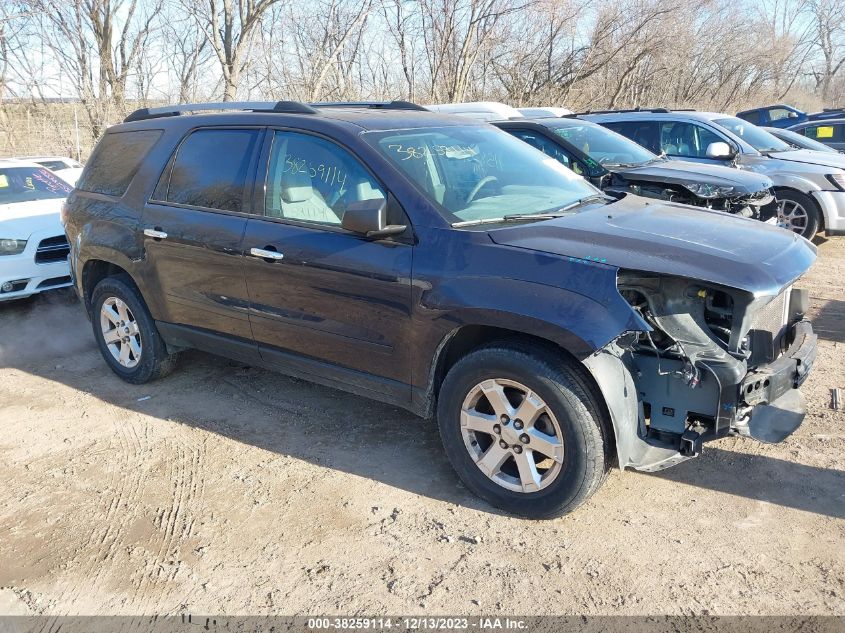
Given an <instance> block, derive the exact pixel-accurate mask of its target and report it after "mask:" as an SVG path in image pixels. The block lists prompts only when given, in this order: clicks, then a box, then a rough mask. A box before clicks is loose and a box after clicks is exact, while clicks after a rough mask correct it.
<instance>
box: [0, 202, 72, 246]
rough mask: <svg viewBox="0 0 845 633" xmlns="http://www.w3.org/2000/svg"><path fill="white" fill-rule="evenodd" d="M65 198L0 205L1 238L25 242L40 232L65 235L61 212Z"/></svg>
mask: <svg viewBox="0 0 845 633" xmlns="http://www.w3.org/2000/svg"><path fill="white" fill-rule="evenodd" d="M63 202H64V198H50V199H46V200H31V201H29V202H15V203H12V204H0V238H2V239H14V240H25V239H28V238H29V236H30V235H32V234H33V233H36V232H40V231H52V232H53V233H54V234H55V235H64V232H65V230H64V227H62V221H61V217H60V212H61V209H62V203H63Z"/></svg>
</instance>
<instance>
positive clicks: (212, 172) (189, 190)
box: [154, 129, 259, 211]
mask: <svg viewBox="0 0 845 633" xmlns="http://www.w3.org/2000/svg"><path fill="white" fill-rule="evenodd" d="M258 135H259V130H252V129H250V130H232V129H221V130H210V129H209V130H197V131H196V132H192V133H191V135H190V136H189V137H188V138H187V139H186V140H185V141H183V142H182V144H181V145H180V146H179V149H177V150H176V155H175V157H174V158H173V159H171V161H170V163H169V164H168V167H167V169H165V171H164V174H162V179H161V181H160V182H159V184H158V186H157V187H156V190H155V196H154V197H155V198H156V199H157V200H161V201H162V202H171V203H174V204H184V205H188V206H192V207H203V208H206V209H219V210H221V211H242V210H243V199H244V185H245V183H246V175H247V170H248V168H249V164H250V162H251V160H252V156H253V154H254V153H255V148H256V145H257V143H258Z"/></svg>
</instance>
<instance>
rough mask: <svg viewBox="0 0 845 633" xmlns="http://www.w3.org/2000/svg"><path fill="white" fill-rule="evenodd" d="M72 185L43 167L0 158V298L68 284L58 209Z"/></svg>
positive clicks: (63, 236) (66, 249)
mask: <svg viewBox="0 0 845 633" xmlns="http://www.w3.org/2000/svg"><path fill="white" fill-rule="evenodd" d="M72 189H73V188H72V187H71V186H70V185H69V184H68V183H66V182H65V181H64V180H62V179H61V178H59V177H58V176H57V175H56V174H55V173H53V172H52V171H50V170H49V169H46V168H45V167H42V166H40V165H37V164H35V163H32V162H28V161H21V160H14V159H0V302H2V301H6V300H9V299H18V298H22V297H28V296H30V295H33V294H36V293H39V292H41V291H43V290H51V289H53V288H61V287H64V286H70V285H71V278H70V269H69V268H68V263H67V256H68V252H69V246H68V242H67V238H66V237H65V230H64V227H63V226H62V223H61V219H60V213H61V208H62V204H63V203H64V200H65V198H66V197H67V195H68V194H69V193H70V192H71V191H72Z"/></svg>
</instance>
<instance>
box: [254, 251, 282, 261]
mask: <svg viewBox="0 0 845 633" xmlns="http://www.w3.org/2000/svg"><path fill="white" fill-rule="evenodd" d="M249 254H250V255H252V256H253V257H258V258H260V259H271V260H273V261H278V260H280V259H283V258H284V255H282V254H281V253H280V252H278V251H270V250H267V249H264V248H251V249H249Z"/></svg>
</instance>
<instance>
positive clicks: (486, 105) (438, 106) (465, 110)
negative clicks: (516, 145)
mask: <svg viewBox="0 0 845 633" xmlns="http://www.w3.org/2000/svg"><path fill="white" fill-rule="evenodd" d="M425 109H426V110H431V111H432V112H442V113H443V114H455V115H458V116H465V117H470V118H472V119H476V120H477V121H506V120H508V119H521V118H523V115H522V113H520V111H519V110H517V109H516V108H512V107H511V106H509V105H506V104H504V103H498V102H496V101H472V102H468V103H434V104H431V105H427V106H425Z"/></svg>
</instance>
